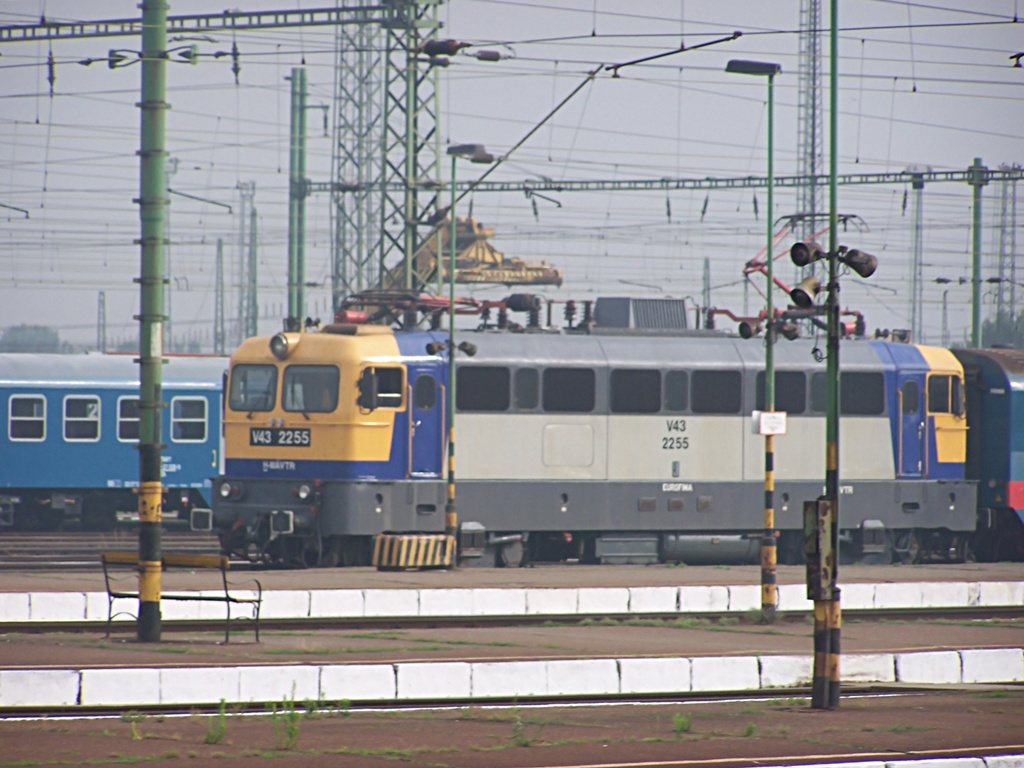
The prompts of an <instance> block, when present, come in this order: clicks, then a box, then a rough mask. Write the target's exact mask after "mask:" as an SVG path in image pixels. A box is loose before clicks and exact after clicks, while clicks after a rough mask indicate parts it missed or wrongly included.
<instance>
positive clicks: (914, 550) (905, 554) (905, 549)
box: [895, 530, 921, 565]
mask: <svg viewBox="0 0 1024 768" xmlns="http://www.w3.org/2000/svg"><path fill="white" fill-rule="evenodd" d="M895 550H896V556H897V557H898V558H899V561H900V562H901V563H903V564H904V565H913V564H914V563H917V562H920V560H921V542H920V540H919V539H918V537H917V532H916V531H913V530H911V531H903V532H902V533H900V534H899V535H898V536H897V537H896V546H895Z"/></svg>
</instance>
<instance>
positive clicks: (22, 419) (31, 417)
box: [7, 395, 46, 440]
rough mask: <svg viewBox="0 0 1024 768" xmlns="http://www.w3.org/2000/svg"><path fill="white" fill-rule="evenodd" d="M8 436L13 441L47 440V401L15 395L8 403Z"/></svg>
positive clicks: (30, 396) (33, 396)
mask: <svg viewBox="0 0 1024 768" xmlns="http://www.w3.org/2000/svg"><path fill="white" fill-rule="evenodd" d="M7 413H8V419H7V436H8V437H9V438H10V439H11V440H45V439H46V399H45V398H43V397H42V396H37V395H14V396H12V397H11V399H10V400H8V401H7Z"/></svg>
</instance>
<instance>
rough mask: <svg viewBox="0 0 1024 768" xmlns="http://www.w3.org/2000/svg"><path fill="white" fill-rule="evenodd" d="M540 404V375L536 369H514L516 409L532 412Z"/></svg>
mask: <svg viewBox="0 0 1024 768" xmlns="http://www.w3.org/2000/svg"><path fill="white" fill-rule="evenodd" d="M539 404H540V374H539V373H538V372H537V369H536V368H517V369H516V408H518V409H519V410H520V411H532V410H534V409H535V408H536V407H537V406H538V405H539Z"/></svg>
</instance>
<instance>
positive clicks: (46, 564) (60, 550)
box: [0, 526, 220, 571]
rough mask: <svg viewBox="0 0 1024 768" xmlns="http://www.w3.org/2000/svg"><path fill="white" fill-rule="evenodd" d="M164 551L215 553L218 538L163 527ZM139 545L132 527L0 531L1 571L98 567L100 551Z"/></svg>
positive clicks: (131, 547)
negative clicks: (32, 531) (98, 531)
mask: <svg viewBox="0 0 1024 768" xmlns="http://www.w3.org/2000/svg"><path fill="white" fill-rule="evenodd" d="M161 540H162V546H163V548H164V549H166V550H173V551H175V552H186V553H189V554H204V555H215V554H218V553H219V552H220V545H219V544H218V542H217V537H216V536H214V535H212V534H209V533H194V532H191V531H188V532H184V531H169V530H164V531H163V533H162V536H161ZM138 545H139V533H138V529H137V528H135V527H131V526H127V527H122V528H116V529H114V530H113V531H107V532H103V533H92V532H86V531H73V532H59V533H11V532H7V533H2V534H0V571H30V570H47V571H52V570H76V569H80V568H83V567H86V568H90V569H91V568H96V569H99V567H100V565H99V563H100V552H105V551H108V550H118V549H121V550H133V549H137V548H138Z"/></svg>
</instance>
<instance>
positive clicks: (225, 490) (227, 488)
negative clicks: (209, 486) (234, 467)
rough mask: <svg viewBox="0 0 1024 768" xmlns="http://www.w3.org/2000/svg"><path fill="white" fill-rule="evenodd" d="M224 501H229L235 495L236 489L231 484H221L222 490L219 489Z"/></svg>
mask: <svg viewBox="0 0 1024 768" xmlns="http://www.w3.org/2000/svg"><path fill="white" fill-rule="evenodd" d="M217 492H218V493H219V494H220V497H221V498H222V499H229V498H231V496H232V495H233V494H234V492H235V489H234V487H233V486H232V485H231V483H221V484H220V488H218V489H217Z"/></svg>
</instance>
